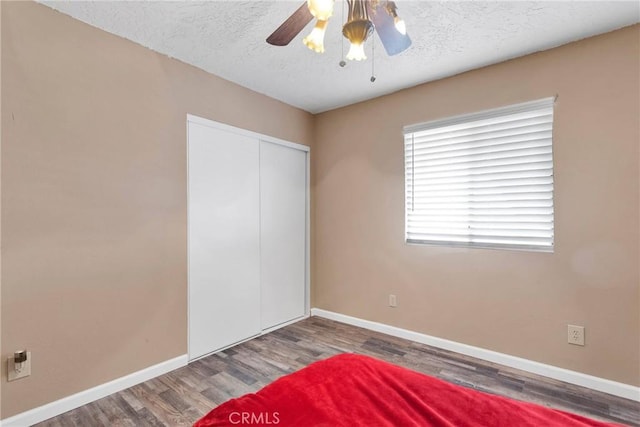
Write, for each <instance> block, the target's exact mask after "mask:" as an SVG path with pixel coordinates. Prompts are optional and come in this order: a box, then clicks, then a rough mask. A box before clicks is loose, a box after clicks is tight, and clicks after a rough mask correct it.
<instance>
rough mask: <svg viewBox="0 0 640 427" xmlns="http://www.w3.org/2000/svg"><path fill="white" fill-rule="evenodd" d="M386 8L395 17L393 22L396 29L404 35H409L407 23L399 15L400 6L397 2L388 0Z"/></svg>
mask: <svg viewBox="0 0 640 427" xmlns="http://www.w3.org/2000/svg"><path fill="white" fill-rule="evenodd" d="M386 9H387V13H388V14H389V15H391V17H392V18H393V24H394V26H395V27H396V30H398V32H399V33H400V34H402V35H403V36H404V35H407V24H405V22H404V20H403V19H402V18H400V17H399V16H398V6H396V3H395V2H393V1H388V2H387V6H386Z"/></svg>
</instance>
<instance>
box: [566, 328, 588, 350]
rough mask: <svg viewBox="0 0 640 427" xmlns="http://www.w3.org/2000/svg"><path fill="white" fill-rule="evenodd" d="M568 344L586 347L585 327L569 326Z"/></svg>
mask: <svg viewBox="0 0 640 427" xmlns="http://www.w3.org/2000/svg"><path fill="white" fill-rule="evenodd" d="M567 332H568V337H567V342H568V343H569V344H574V345H584V326H576V325H567Z"/></svg>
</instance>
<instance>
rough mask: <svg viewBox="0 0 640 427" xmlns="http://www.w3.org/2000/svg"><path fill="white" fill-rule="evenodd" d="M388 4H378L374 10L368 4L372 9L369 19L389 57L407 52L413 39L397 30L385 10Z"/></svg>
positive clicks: (382, 2) (383, 2)
mask: <svg viewBox="0 0 640 427" xmlns="http://www.w3.org/2000/svg"><path fill="white" fill-rule="evenodd" d="M386 3H387V2H386V1H381V2H378V6H377V7H376V8H375V9H373V8H372V7H371V3H370V2H367V4H368V5H369V7H370V8H371V10H369V17H370V18H371V21H372V22H373V25H375V27H376V32H377V33H378V37H380V41H381V42H382V45H383V46H384V50H386V51H387V55H389V56H393V55H397V54H399V53H400V52H404V51H405V50H407V49H408V48H409V46H411V39H410V38H409V36H408V35H406V34H402V33H401V32H400V31H398V30H397V29H396V26H395V23H394V22H393V18H392V17H391V15H389V13H387V10H386V9H385V6H386Z"/></svg>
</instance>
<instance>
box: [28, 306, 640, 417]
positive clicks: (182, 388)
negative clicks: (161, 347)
mask: <svg viewBox="0 0 640 427" xmlns="http://www.w3.org/2000/svg"><path fill="white" fill-rule="evenodd" d="M345 352H353V353H361V354H367V355H370V356H374V357H377V358H379V359H384V360H387V361H389V362H392V363H395V364H397V365H402V366H405V367H407V368H410V369H414V370H416V371H420V372H423V373H425V374H429V375H433V376H436V377H439V378H442V379H444V380H447V381H450V382H453V383H456V384H460V385H463V386H465V387H472V388H475V389H478V390H482V391H485V392H489V393H494V394H500V395H504V396H509V397H512V398H515V399H519V400H526V401H530V402H535V403H538V404H541V405H545V406H548V407H552V408H557V409H562V410H565V411H570V412H574V413H578V414H581V415H586V416H588V417H591V418H595V419H600V420H605V421H612V422H618V423H623V424H628V425H633V426H640V403H637V402H633V401H630V400H626V399H622V398H617V397H614V396H611V395H608V394H604V393H600V392H596V391H593V390H589V389H585V388H581V387H577V386H573V385H570V384H566V383H563V382H560V381H555V380H551V379H547V378H543V377H539V376H537V375H533V374H529V373H526V372H522V371H518V370H516V369H511V368H507V367H504V366H500V365H496V364H492V363H488V362H484V361H481V360H478V359H474V358H472V357H467V356H463V355H460V354H457V353H452V352H448V351H444V350H439V349H436V348H433V347H429V346H426V345H423V344H418V343H415V342H411V341H407V340H403V339H399V338H395V337H391V336H388V335H384V334H379V333H376V332H371V331H368V330H365V329H361V328H357V327H353V326H349V325H344V324H341V323H337V322H333V321H330V320H326V319H322V318H318V317H312V318H309V319H306V320H303V321H301V322H298V323H295V324H293V325H289V326H287V327H284V328H282V329H279V330H277V331H275V332H271V333H270V334H267V335H264V336H262V337H259V338H256V339H253V340H251V341H248V342H245V343H243V344H240V345H237V346H235V347H233V348H231V349H228V350H226V351H223V352H220V353H217V354H215V355H212V356H208V357H206V358H203V359H200V360H198V361H196V362H194V363H191V364H189V365H188V366H186V367H184V368H181V369H177V370H175V371H173V372H170V373H168V374H165V375H162V376H160V377H158V378H155V379H152V380H150V381H147V382H145V383H142V384H139V385H136V386H134V387H131V388H129V389H126V390H124V391H121V392H119V393H116V394H113V395H111V396H108V397H105V398H103V399H100V400H98V401H96V402H93V403H90V404H88V405H85V406H82V407H80V408H78V409H75V410H73V411H69V412H67V413H64V414H62V415H60V416H58V417H55V418H52V419H50V420H47V421H45V422H43V423H40V424H38V425H39V426H47V427H48V426H51V427H54V426H55V427H61V426H82V427H86V426H147V425H148V426H182V425H191V424H192V423H193V422H194V421H196V420H197V419H198V418H200V417H201V416H202V415H204V414H205V413H207V412H208V411H209V410H211V409H212V408H213V407H215V406H216V405H219V404H220V403H222V402H224V401H226V400H228V399H230V398H232V397H237V396H240V395H242V394H245V393H249V392H254V391H257V390H259V389H260V388H262V387H263V386H265V385H266V384H268V383H270V382H271V381H273V380H275V379H276V378H279V377H281V376H283V375H286V374H288V373H291V372H294V371H296V370H298V369H301V368H303V367H304V366H306V365H308V364H310V363H312V362H314V361H316V360H320V359H325V358H327V357H329V356H332V355H335V354H338V353H345Z"/></svg>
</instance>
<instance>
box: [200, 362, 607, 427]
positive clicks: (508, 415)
mask: <svg viewBox="0 0 640 427" xmlns="http://www.w3.org/2000/svg"><path fill="white" fill-rule="evenodd" d="M229 425H252V426H274V425H278V426H295V427H311V426H332V427H333V426H336V427H338V426H345V427H354V426H372V427H373V426H380V427H382V426H393V427H397V426H451V427H465V426H492V427H494V426H495V427H498V426H505V427H507V426H508V427H515V426H532V427H540V426H563V427H574V426H575V427H578V426H582V427H585V426H607V425H608V426H611V425H615V424H607V423H603V422H599V421H595V420H591V419H588V418H585V417H582V416H579V415H574V414H570V413H567V412H563V411H559V410H555V409H550V408H546V407H543V406H540V405H536V404H533V403H526V402H520V401H517V400H514V399H509V398H505V397H501V396H496V395H491V394H486V393H483V392H480V391H477V390H473V389H470V388H465V387H461V386H458V385H455V384H451V383H448V382H446V381H442V380H440V379H437V378H433V377H430V376H428V375H424V374H421V373H419V372H415V371H411V370H409V369H406V368H403V367H400V366H396V365H393V364H390V363H387V362H384V361H381V360H378V359H374V358H372V357H368V356H362V355H356V354H341V355H338V356H333V357H330V358H328V359H325V360H322V361H319V362H315V363H312V364H311V365H309V366H307V367H306V368H303V369H301V370H299V371H297V372H294V373H292V374H289V375H286V376H284V377H282V378H280V379H278V380H276V381H274V382H273V383H271V384H269V385H267V386H266V387H264V388H263V389H261V390H260V391H258V392H257V393H251V394H246V395H244V396H242V397H239V398H236V399H232V400H229V401H227V402H225V403H223V404H222V405H220V406H218V407H216V408H215V409H213V410H212V411H211V412H209V413H208V414H207V415H205V416H204V417H203V418H202V419H200V420H199V421H197V422H196V423H195V427H205V426H229Z"/></svg>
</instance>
